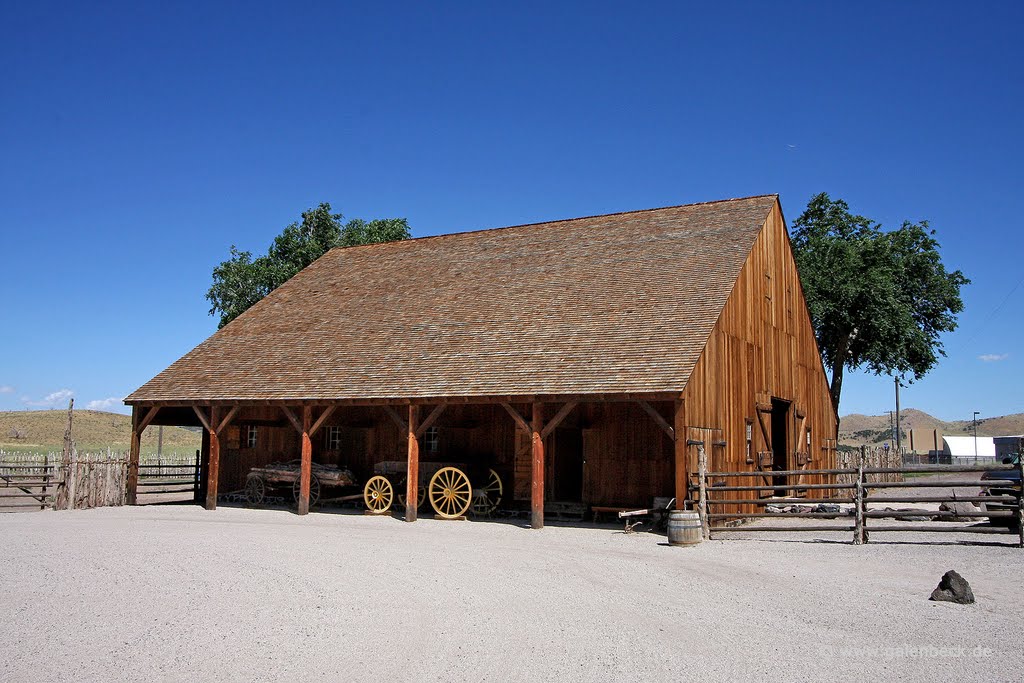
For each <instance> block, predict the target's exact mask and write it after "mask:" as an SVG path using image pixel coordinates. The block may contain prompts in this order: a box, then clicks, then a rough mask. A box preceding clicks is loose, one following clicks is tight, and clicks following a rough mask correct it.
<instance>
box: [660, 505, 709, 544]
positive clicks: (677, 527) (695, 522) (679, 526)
mask: <svg viewBox="0 0 1024 683" xmlns="http://www.w3.org/2000/svg"><path fill="white" fill-rule="evenodd" d="M702 537H703V534H701V528H700V515H698V514H697V513H696V512H693V511H691V510H672V511H671V512H669V513H668V542H669V545H697V544H698V543H700V541H701V538H702Z"/></svg>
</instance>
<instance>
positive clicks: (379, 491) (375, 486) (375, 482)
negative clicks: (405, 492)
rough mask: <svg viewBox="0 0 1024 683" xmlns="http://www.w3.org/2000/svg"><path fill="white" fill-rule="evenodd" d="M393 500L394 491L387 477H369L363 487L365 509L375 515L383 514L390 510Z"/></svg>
mask: <svg viewBox="0 0 1024 683" xmlns="http://www.w3.org/2000/svg"><path fill="white" fill-rule="evenodd" d="M394 500H395V490H394V488H393V487H392V486H391V482H390V481H388V478H387V477H384V476H381V475H379V474H378V475H377V476H374V477H370V480H369V481H368V482H366V486H364V487H363V501H364V502H365V503H366V509H367V510H369V511H370V512H373V513H375V514H383V513H385V512H387V511H388V510H390V509H391V503H392V501H394Z"/></svg>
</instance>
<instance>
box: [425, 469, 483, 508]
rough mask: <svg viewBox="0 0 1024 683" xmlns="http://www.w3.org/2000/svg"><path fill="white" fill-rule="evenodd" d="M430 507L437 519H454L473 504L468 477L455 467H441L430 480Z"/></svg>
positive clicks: (471, 489)
mask: <svg viewBox="0 0 1024 683" xmlns="http://www.w3.org/2000/svg"><path fill="white" fill-rule="evenodd" d="M429 491H430V505H431V507H433V508H434V512H436V513H437V515H438V516H439V517H444V518H445V519H455V518H456V517H461V516H463V515H464V514H466V511H467V510H469V505H470V503H472V502H473V487H472V486H470V484H469V477H467V476H466V475H465V473H464V472H463V471H462V470H460V469H459V468H457V467H442V468H441V469H439V470H438V471H437V472H435V473H434V476H433V477H431V478H430V489H429Z"/></svg>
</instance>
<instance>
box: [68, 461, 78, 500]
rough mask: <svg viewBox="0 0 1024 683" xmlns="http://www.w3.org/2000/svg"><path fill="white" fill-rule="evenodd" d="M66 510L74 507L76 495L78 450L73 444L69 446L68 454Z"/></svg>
mask: <svg viewBox="0 0 1024 683" xmlns="http://www.w3.org/2000/svg"><path fill="white" fill-rule="evenodd" d="M67 488H68V506H67V509H68V510H74V509H75V499H76V498H77V497H78V451H76V450H75V448H74V446H72V448H71V452H70V454H69V455H68V478H67Z"/></svg>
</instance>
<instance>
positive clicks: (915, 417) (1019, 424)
mask: <svg viewBox="0 0 1024 683" xmlns="http://www.w3.org/2000/svg"><path fill="white" fill-rule="evenodd" d="M911 429H938V430H939V432H940V433H942V434H943V435H944V436H969V435H972V434H974V426H973V423H972V422H971V421H970V420H954V421H952V422H945V421H943V420H940V419H939V418H937V417H933V416H931V415H929V414H928V413H925V412H922V411H920V410H914V409H913V408H908V409H906V410H902V411H900V431H901V432H902V433H903V440H904V442H905V443H906V444H907V445H908V446H909V444H910V440H909V438H908V436H907V434H908V432H909V431H910V430H911ZM891 433H892V432H891V427H890V426H889V414H888V413H886V414H885V415H859V414H853V415H847V416H846V417H844V418H842V420H841V421H840V423H839V444H840V446H848V447H858V446H872V445H876V446H877V445H880V444H883V443H885V442H886V441H888V440H889V438H890V435H891ZM1011 434H1024V413H1015V414H1013V415H1001V416H999V417H985V418H982V417H979V418H978V436H1007V435H1011Z"/></svg>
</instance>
